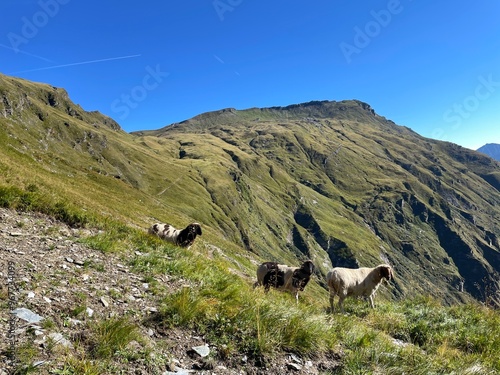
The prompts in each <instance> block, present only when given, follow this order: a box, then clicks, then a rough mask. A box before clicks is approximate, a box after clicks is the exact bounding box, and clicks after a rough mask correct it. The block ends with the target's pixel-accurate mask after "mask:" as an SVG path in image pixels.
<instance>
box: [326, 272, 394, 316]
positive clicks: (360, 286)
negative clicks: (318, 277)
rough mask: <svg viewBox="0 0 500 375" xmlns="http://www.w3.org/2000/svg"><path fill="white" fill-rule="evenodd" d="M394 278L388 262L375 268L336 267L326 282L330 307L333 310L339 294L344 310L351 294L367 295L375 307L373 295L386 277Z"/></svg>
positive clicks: (340, 305)
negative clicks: (344, 305)
mask: <svg viewBox="0 0 500 375" xmlns="http://www.w3.org/2000/svg"><path fill="white" fill-rule="evenodd" d="M393 278H394V275H393V272H392V268H391V266H389V265H388V264H381V265H379V266H377V267H374V268H368V267H362V268H355V269H353V268H342V267H336V268H334V269H333V270H331V271H330V272H328V274H327V275H326V282H327V284H328V289H329V290H330V308H331V311H332V312H333V299H334V298H335V296H339V308H340V310H341V311H343V307H342V303H343V302H344V299H345V298H346V297H349V296H354V297H357V296H365V297H368V298H369V300H370V305H371V307H372V308H375V304H374V303H373V297H374V296H375V292H376V291H377V289H378V287H379V286H380V284H381V283H382V281H383V280H384V279H386V280H387V281H390V280H391V279H393Z"/></svg>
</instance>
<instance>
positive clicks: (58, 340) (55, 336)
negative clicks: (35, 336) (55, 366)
mask: <svg viewBox="0 0 500 375" xmlns="http://www.w3.org/2000/svg"><path fill="white" fill-rule="evenodd" d="M49 338H50V339H52V340H53V341H54V344H56V345H61V346H63V347H65V348H73V344H72V343H71V342H70V341H69V340H67V339H65V338H64V336H63V335H62V334H60V333H55V332H53V333H51V334H49Z"/></svg>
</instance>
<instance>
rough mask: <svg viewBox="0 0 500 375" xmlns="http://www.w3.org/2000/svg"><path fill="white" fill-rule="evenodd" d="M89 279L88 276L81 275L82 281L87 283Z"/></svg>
mask: <svg viewBox="0 0 500 375" xmlns="http://www.w3.org/2000/svg"><path fill="white" fill-rule="evenodd" d="M89 278H90V276H89V275H87V274H86V273H84V274H83V275H82V280H83V281H87V280H88V279H89Z"/></svg>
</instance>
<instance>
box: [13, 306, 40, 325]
mask: <svg viewBox="0 0 500 375" xmlns="http://www.w3.org/2000/svg"><path fill="white" fill-rule="evenodd" d="M12 314H14V315H15V316H16V317H18V318H19V319H22V320H24V321H26V322H28V323H30V324H33V323H40V322H41V321H42V320H43V317H41V316H40V315H38V314H37V313H34V312H33V311H31V310H29V309H26V308H24V307H19V308H17V309H15V310H13V311H12Z"/></svg>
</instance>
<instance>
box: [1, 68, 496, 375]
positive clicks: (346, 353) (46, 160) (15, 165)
mask: <svg viewBox="0 0 500 375" xmlns="http://www.w3.org/2000/svg"><path fill="white" fill-rule="evenodd" d="M0 207H1V209H2V210H3V211H2V216H0V223H2V224H3V225H4V227H3V229H2V231H1V233H0V234H1V237H0V249H1V251H2V257H1V258H2V259H1V262H0V265H1V267H2V269H1V270H0V274H1V275H2V282H1V284H0V286H1V289H0V304H1V305H0V306H1V308H0V321H1V322H2V344H1V345H0V350H1V352H0V361H2V366H1V367H5V368H10V369H13V372H12V373H16V374H27V373H36V374H113V373H119V374H163V373H168V374H170V373H182V372H181V369H184V370H191V371H193V372H194V373H205V374H209V373H210V374H212V373H213V374H239V373H248V374H289V373H297V374H494V373H499V372H500V334H499V333H500V331H499V328H498V327H499V326H500V315H499V313H498V307H499V304H500V296H499V291H500V283H499V274H500V241H499V238H500V226H499V224H498V223H499V219H500V163H499V162H498V161H495V160H494V159H492V158H490V157H488V156H486V155H484V154H481V153H479V152H476V151H472V150H469V149H466V148H463V147H460V146H458V145H456V144H453V143H448V142H442V141H437V140H433V139H429V138H424V137H422V136H420V135H419V134H417V133H415V132H414V131H412V130H410V129H409V128H406V127H402V126H399V125H397V124H395V123H394V122H392V121H391V120H390V119H386V118H385V117H383V116H381V115H380V114H378V113H376V112H375V110H374V109H373V108H371V106H370V105H369V104H367V103H363V102H361V101H357V100H344V101H311V102H307V103H302V104H292V105H289V106H286V107H271V108H250V109H245V110H236V109H232V108H227V109H222V110H217V111H213V112H208V113H203V114H200V115H198V116H196V117H194V118H191V119H188V120H186V121H183V122H180V123H175V124H171V125H169V126H166V127H164V128H162V129H158V130H154V131H152V130H148V131H138V132H134V133H126V132H125V131H123V130H122V129H121V127H120V125H119V124H118V123H117V122H115V121H114V120H113V119H111V118H109V117H107V116H104V115H102V114H100V113H99V112H88V111H86V110H84V109H83V108H81V107H80V106H79V105H77V104H74V103H73V102H72V101H71V100H70V99H69V97H68V94H67V92H66V91H65V90H64V89H62V88H56V87H52V86H50V85H47V84H41V83H35V82H30V81H26V80H22V79H18V78H14V77H9V76H5V75H1V74H0ZM17 215H19V216H17ZM18 217H19V219H15V220H14V219H13V218H18ZM22 217H27V218H28V219H26V220H27V221H23V219H22ZM9 218H11V219H13V222H14V224H13V225H14V227H13V228H10V227H9V228H10V229H9V228H7V224H8V223H10V222H9V220H10V219H9ZM42 222H43V223H44V224H43V225H42ZM157 222H160V223H169V224H171V225H173V226H174V227H176V228H185V227H186V226H187V225H188V224H190V223H194V222H196V223H199V224H200V225H201V227H202V228H203V234H202V235H201V236H199V237H197V238H196V240H195V241H194V243H193V244H192V246H191V247H190V248H181V247H177V246H175V245H174V244H171V243H167V242H165V241H162V240H161V239H159V238H157V237H154V236H152V235H150V234H148V232H147V231H148V228H149V227H150V226H151V225H152V224H153V223H157ZM23 223H24V224H23ZM9 225H10V224H9ZM42 227H43V228H45V229H44V231H43V233H42V232H40V228H42ZM51 228H52V229H51ZM60 228H65V229H64V234H61V233H63V232H61V230H62V229H60ZM35 233H36V235H35ZM61 236H63V237H64V238H63V239H62V238H61V239H59V237H61ZM36 240H40V241H41V242H42V244H41V245H40V246H41V250H40V251H41V252H40V254H42V255H43V256H40V259H39V258H38V255H36V254H38V253H39V252H36V251H34V250H33V249H34V247H33V246H31V245H30V246H31V247H29V246H27V247H26V249H25V248H22V246H23V245H22V244H23V243H24V244H26V243H31V242H30V241H36ZM15 241H17V242H15ZM23 241H24V242H23ZM44 241H45V242H44ZM47 241H49V242H50V241H52V242H54V241H55V242H54V245H53V246H51V245H48V242H47ZM57 241H59V242H57ZM64 241H69V242H64ZM52 242H51V243H52ZM14 243H15V244H16V245H15V246H14ZM33 243H34V242H33ZM44 243H45V245H44ZM70 243H71V244H72V245H71V246H70ZM73 248H74V249H77V248H78V249H79V250H78V252H76V250H74V251H73V250H71V249H73ZM70 250H71V251H73V252H70ZM35 255H36V256H35ZM79 257H80V258H83V260H82V262H81V264H79V262H76V261H75V259H76V258H79ZM68 258H70V260H71V262H70V261H69V260H68ZM306 260H311V261H312V262H313V264H314V266H315V268H314V269H315V271H314V274H313V276H312V277H311V281H310V282H309V283H308V285H307V287H306V288H305V289H304V290H303V291H301V292H300V294H299V297H298V300H299V302H298V303H296V301H295V297H294V296H293V295H292V294H290V293H283V292H280V291H277V290H273V289H272V290H270V291H269V292H268V293H266V292H264V290H263V288H255V289H254V288H253V284H254V283H255V281H256V269H257V267H258V266H259V264H261V263H262V262H266V261H272V262H278V263H280V264H284V265H289V266H300V264H302V263H303V262H304V261H306ZM8 263H9V264H14V265H15V269H16V272H17V277H16V284H17V289H18V291H17V292H16V296H17V306H15V307H25V308H28V309H30V310H31V311H33V312H36V313H37V314H39V315H41V316H42V317H43V318H44V319H43V321H42V322H43V323H40V324H41V327H38V328H37V327H35V328H33V327H31V328H30V327H28V328H25V329H24V330H21V331H19V332H18V333H17V334H16V335H17V337H16V342H15V343H13V342H12V337H8V335H7V327H8V324H9V320H10V319H11V315H12V314H11V313H10V307H9V306H10V305H9V302H10V301H11V297H12V296H11V292H10V291H9V290H8V287H9V283H10V281H9V280H11V279H9V278H8V274H7V269H8ZM383 263H387V264H390V265H391V267H392V269H393V271H394V278H393V279H392V280H391V281H389V282H384V283H383V284H382V286H381V287H380V288H379V290H378V292H377V298H376V300H375V305H376V306H375V308H373V309H372V308H371V307H370V304H369V303H368V302H367V301H366V300H364V299H355V298H351V299H347V300H346V301H345V303H344V310H345V312H343V313H342V312H339V311H337V310H335V311H333V312H332V311H330V305H329V301H328V298H329V293H328V288H327V285H326V280H325V277H326V274H327V273H328V272H329V271H330V270H331V269H332V268H334V267H349V268H358V267H375V266H377V265H379V264H383ZM45 264H50V265H51V266H50V267H45ZM113 275H115V276H116V275H118V276H116V277H115V276H113ZM117 280H122V281H120V282H117ZM136 284H137V285H136ZM144 285H147V287H146V286H144ZM141 288H143V289H141ZM135 289H138V290H135ZM62 291H64V292H62ZM29 292H32V293H34V294H33V295H34V297H33V295H30V293H29ZM130 297H132V298H130ZM47 299H48V300H49V301H51V302H50V303H49V302H47ZM103 301H104V302H103ZM145 306H147V308H145ZM89 309H90V310H91V311H93V314H90V313H89ZM75 321H77V322H78V323H75ZM17 324H18V326H19V327H22V326H23V324H24V323H21V322H17ZM4 328H5V329H4ZM40 332H41V333H40ZM52 333H61V334H62V336H63V337H64V338H65V340H67V341H68V342H69V344H70V345H66V346H61V345H60V340H55V339H54V338H53V337H54V336H50V335H51V334H52ZM41 336H46V337H47V340H45V341H43V342H40V341H39V339H40V337H41ZM50 337H52V338H50ZM9 339H11V340H10V341H9ZM9 342H11V343H13V344H15V345H9ZM200 344H207V345H208V348H209V349H210V353H209V354H208V355H207V356H201V355H198V354H196V353H194V354H193V353H192V349H191V348H192V347H194V346H196V345H200ZM0 374H3V372H2V370H0Z"/></svg>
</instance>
